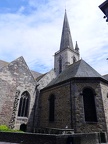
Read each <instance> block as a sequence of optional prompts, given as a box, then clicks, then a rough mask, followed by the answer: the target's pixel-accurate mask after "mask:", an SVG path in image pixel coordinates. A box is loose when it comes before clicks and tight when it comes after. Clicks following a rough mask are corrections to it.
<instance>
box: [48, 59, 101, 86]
mask: <svg viewBox="0 0 108 144" xmlns="http://www.w3.org/2000/svg"><path fill="white" fill-rule="evenodd" d="M98 77H100V78H103V77H102V76H101V75H100V74H99V73H98V72H97V71H96V70H94V69H93V68H92V67H91V66H90V65H89V64H87V63H86V62H85V61H84V60H82V59H81V60H79V61H77V62H75V63H73V64H72V65H70V66H68V68H67V69H66V70H64V71H63V72H62V73H60V74H59V75H58V76H57V77H56V78H55V79H54V80H53V81H52V82H51V83H50V84H49V85H48V87H49V86H52V85H55V84H58V83H61V82H63V81H66V80H69V79H71V78H98Z"/></svg>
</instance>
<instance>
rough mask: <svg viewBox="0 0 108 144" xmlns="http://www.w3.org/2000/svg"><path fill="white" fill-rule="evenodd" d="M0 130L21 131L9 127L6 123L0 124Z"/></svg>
mask: <svg viewBox="0 0 108 144" xmlns="http://www.w3.org/2000/svg"><path fill="white" fill-rule="evenodd" d="M0 132H22V131H20V130H13V129H10V128H9V127H7V126H6V125H0Z"/></svg>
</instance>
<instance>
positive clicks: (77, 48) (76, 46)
mask: <svg viewBox="0 0 108 144" xmlns="http://www.w3.org/2000/svg"><path fill="white" fill-rule="evenodd" d="M75 51H76V52H79V47H78V43H77V41H76V45H75Z"/></svg>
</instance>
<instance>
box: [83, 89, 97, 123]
mask: <svg viewBox="0 0 108 144" xmlns="http://www.w3.org/2000/svg"><path fill="white" fill-rule="evenodd" d="M83 101H84V113H85V121H86V122H97V114H96V106H95V93H94V91H93V90H92V89H90V88H85V89H84V90H83Z"/></svg>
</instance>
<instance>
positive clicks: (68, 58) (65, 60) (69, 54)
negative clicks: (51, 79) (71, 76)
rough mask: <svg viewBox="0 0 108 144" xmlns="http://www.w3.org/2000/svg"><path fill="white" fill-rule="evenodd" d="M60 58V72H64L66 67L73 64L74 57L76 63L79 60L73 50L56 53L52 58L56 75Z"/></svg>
mask: <svg viewBox="0 0 108 144" xmlns="http://www.w3.org/2000/svg"><path fill="white" fill-rule="evenodd" d="M60 56H61V58H62V71H64V70H65V69H66V68H67V66H68V65H71V64H73V58H74V57H75V59H76V61H78V60H79V54H78V53H76V52H75V50H70V49H68V48H67V49H65V50H63V51H61V52H60V51H58V52H57V53H55V56H54V69H55V72H56V74H57V75H58V74H59V58H60Z"/></svg>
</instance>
